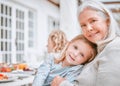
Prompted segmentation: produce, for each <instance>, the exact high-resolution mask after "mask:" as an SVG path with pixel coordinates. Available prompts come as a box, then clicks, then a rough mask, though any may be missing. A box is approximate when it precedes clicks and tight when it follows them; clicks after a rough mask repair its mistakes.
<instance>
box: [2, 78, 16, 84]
mask: <svg viewBox="0 0 120 86" xmlns="http://www.w3.org/2000/svg"><path fill="white" fill-rule="evenodd" d="M16 79H17V77H8V79H3V80H0V83H2V82H10V81H14V80H16Z"/></svg>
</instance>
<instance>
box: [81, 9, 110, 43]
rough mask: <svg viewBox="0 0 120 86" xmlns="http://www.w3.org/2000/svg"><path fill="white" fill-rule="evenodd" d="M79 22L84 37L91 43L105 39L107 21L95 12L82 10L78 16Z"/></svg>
mask: <svg viewBox="0 0 120 86" xmlns="http://www.w3.org/2000/svg"><path fill="white" fill-rule="evenodd" d="M79 22H80V25H81V28H82V31H83V34H84V36H85V37H86V38H87V39H88V40H89V41H91V42H93V43H96V42H98V41H100V40H103V39H105V37H106V36H107V34H108V25H109V21H108V19H106V18H105V17H103V16H100V14H98V12H97V11H95V10H91V9H89V8H88V9H84V11H82V12H81V14H80V16H79Z"/></svg>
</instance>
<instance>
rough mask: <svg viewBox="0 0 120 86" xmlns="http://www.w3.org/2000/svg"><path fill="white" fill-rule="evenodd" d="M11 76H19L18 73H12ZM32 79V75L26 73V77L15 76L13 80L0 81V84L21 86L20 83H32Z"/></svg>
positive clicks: (1, 85)
mask: <svg viewBox="0 0 120 86" xmlns="http://www.w3.org/2000/svg"><path fill="white" fill-rule="evenodd" d="M12 75H13V76H19V75H20V74H12ZM33 80H34V76H33V75H28V76H27V77H23V78H16V79H15V80H13V81H9V82H0V86H21V85H27V84H32V82H33Z"/></svg>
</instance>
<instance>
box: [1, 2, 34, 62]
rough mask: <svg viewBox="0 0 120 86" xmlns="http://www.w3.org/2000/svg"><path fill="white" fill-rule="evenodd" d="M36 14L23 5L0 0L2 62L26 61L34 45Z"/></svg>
mask: <svg viewBox="0 0 120 86" xmlns="http://www.w3.org/2000/svg"><path fill="white" fill-rule="evenodd" d="M35 14H36V11H35V10H33V9H32V10H30V8H28V7H24V6H23V5H20V4H18V5H17V4H16V3H14V2H9V1H4V2H2V1H0V54H2V59H0V60H1V61H0V62H6V63H19V62H24V59H25V58H26V56H27V49H28V48H29V47H31V48H33V47H34V41H35V37H34V33H35V30H34V29H35V27H34V26H35V17H34V16H35ZM28 15H29V16H28ZM33 30H34V31H33ZM28 34H29V35H28ZM26 40H27V41H29V42H27V41H26Z"/></svg>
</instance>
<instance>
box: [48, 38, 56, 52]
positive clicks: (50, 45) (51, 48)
mask: <svg viewBox="0 0 120 86" xmlns="http://www.w3.org/2000/svg"><path fill="white" fill-rule="evenodd" d="M53 48H54V44H53V42H52V40H51V39H48V45H47V50H48V53H51V52H53Z"/></svg>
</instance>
